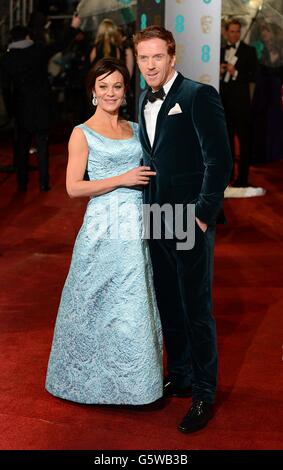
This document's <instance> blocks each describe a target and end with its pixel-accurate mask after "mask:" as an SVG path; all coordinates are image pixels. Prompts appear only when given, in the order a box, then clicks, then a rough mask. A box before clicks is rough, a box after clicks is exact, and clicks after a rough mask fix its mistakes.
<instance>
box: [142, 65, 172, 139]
mask: <svg viewBox="0 0 283 470" xmlns="http://www.w3.org/2000/svg"><path fill="white" fill-rule="evenodd" d="M177 76H178V72H176V71H175V73H174V75H173V77H172V78H171V79H170V80H169V82H167V83H165V85H164V86H163V89H164V92H165V95H167V94H168V92H169V90H170V88H171V86H172V85H173V82H174V80H175V79H176V77H177ZM165 98H166V96H165V97H164V99H165ZM164 99H163V100H159V99H157V100H156V101H154V102H153V103H151V102H150V101H148V102H147V103H146V105H145V107H144V118H145V125H146V131H147V135H148V138H149V141H150V144H151V146H152V145H153V142H154V137H155V128H156V121H157V116H158V113H159V111H160V108H161V106H162V104H163V101H164Z"/></svg>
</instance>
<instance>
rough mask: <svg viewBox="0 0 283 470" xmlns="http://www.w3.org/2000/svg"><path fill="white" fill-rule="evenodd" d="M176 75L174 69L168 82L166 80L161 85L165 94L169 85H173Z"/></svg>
mask: <svg viewBox="0 0 283 470" xmlns="http://www.w3.org/2000/svg"><path fill="white" fill-rule="evenodd" d="M177 76H178V72H176V70H175V72H174V75H173V77H172V78H170V80H169V82H167V83H165V85H163V90H164V91H165V93H166V95H168V92H169V90H170V88H171V86H172V85H173V83H174V81H175V80H176V78H177Z"/></svg>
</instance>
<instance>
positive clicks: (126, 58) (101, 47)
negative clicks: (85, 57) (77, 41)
mask: <svg viewBox="0 0 283 470" xmlns="http://www.w3.org/2000/svg"><path fill="white" fill-rule="evenodd" d="M104 57H113V58H116V59H120V60H121V61H122V62H124V63H125V65H126V66H127V69H128V71H129V73H130V77H132V75H133V70H134V54H133V51H132V49H131V48H130V47H128V46H126V47H125V46H124V45H123V37H122V35H121V33H120V31H119V29H118V26H117V25H116V24H115V23H114V21H112V20H111V19H109V18H105V19H104V20H103V21H102V22H101V23H100V24H99V26H98V31H97V35H96V38H95V41H94V46H93V48H92V49H91V51H90V63H91V65H92V66H93V65H94V64H96V62H98V61H99V60H100V59H103V58H104Z"/></svg>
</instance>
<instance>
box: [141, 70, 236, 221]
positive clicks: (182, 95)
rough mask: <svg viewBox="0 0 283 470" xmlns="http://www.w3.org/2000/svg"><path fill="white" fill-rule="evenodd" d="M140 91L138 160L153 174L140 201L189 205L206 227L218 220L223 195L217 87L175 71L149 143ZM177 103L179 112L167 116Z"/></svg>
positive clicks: (225, 148)
mask: <svg viewBox="0 0 283 470" xmlns="http://www.w3.org/2000/svg"><path fill="white" fill-rule="evenodd" d="M146 102H147V98H146V91H145V92H143V93H142V95H141V97H140V113H139V124H140V140H141V144H142V147H143V154H144V158H143V164H144V165H148V166H150V167H151V168H152V169H153V170H154V171H156V172H157V174H156V176H155V177H152V178H151V182H150V184H149V185H148V186H147V187H146V189H145V191H144V202H145V203H146V204H153V203H158V204H160V205H163V204H165V203H169V204H173V205H174V204H189V203H190V204H193V203H194V204H195V214H196V217H198V218H199V219H200V220H201V221H203V222H206V223H207V224H209V225H211V224H214V223H216V222H224V220H225V219H224V214H223V210H222V203H223V193H224V190H225V188H226V186H227V184H228V182H229V179H230V176H231V170H232V156H231V151H230V146H229V140H228V135H227V130H226V123H225V117H224V111H223V107H222V105H221V102H220V98H219V95H218V93H217V91H216V90H215V89H214V88H213V87H212V86H209V85H203V84H201V83H197V82H194V81H192V80H189V79H187V78H185V77H183V76H182V75H181V74H180V73H179V74H178V76H177V77H176V79H175V81H174V82H173V84H172V86H171V88H170V90H169V92H168V95H167V96H166V98H165V100H164V102H163V104H162V107H161V109H160V111H159V114H158V118H157V123H156V132H155V140H154V143H153V146H152V147H151V145H150V142H149V139H148V135H147V132H146V125H145V119H144V107H145V104H146ZM177 103H178V104H179V106H180V108H181V110H182V113H179V114H173V115H168V113H169V110H170V109H171V108H173V107H174V106H175V105H176V104H177Z"/></svg>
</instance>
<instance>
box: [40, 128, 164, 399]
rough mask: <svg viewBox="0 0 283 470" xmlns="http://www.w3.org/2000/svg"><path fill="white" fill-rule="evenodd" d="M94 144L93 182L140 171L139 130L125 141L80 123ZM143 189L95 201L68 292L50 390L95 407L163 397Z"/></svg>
mask: <svg viewBox="0 0 283 470" xmlns="http://www.w3.org/2000/svg"><path fill="white" fill-rule="evenodd" d="M78 127H79V128H80V129H81V130H82V131H83V133H84V135H85V137H86V139H87V142H88V147H89V156H88V173H89V177H90V179H91V180H95V179H104V178H108V177H111V176H115V175H118V174H121V173H124V172H126V171H128V170H130V169H132V168H134V167H136V166H139V164H140V160H141V157H142V150H141V146H140V143H139V140H138V125H137V124H135V123H133V124H132V127H133V136H132V137H131V138H129V139H126V140H114V139H110V138H107V137H104V136H102V135H100V134H98V133H96V132H95V131H93V130H92V129H90V128H89V127H87V126H86V125H85V124H81V125H79V126H78ZM142 234H143V217H142V191H141V190H139V189H132V188H118V189H116V190H114V191H112V192H110V193H107V194H103V195H101V196H97V197H92V198H91V199H90V201H89V203H88V206H87V210H86V213H85V216H84V221H83V225H82V227H81V229H80V231H79V233H78V236H77V239H76V242H75V246H74V251H73V256H72V261H71V266H70V270H69V273H68V276H67V279H66V282H65V285H64V289H63V292H62V297H61V302H60V306H59V312H58V316H57V321H56V326H55V331H54V338H53V344H52V349H51V354H50V358H49V364H48V371H47V378H46V389H47V390H48V391H49V392H50V393H51V394H53V395H55V396H57V397H61V398H65V399H68V400H71V401H75V402H79V403H88V404H91V403H93V404H95V403H97V404H98V403H100V404H133V405H139V404H146V403H150V402H153V401H155V400H157V399H158V398H160V397H161V396H162V376H163V373H162V335H161V325H160V319H159V314H158V309H157V304H156V299H155V293H154V287H153V277H152V276H153V274H152V266H151V261H150V254H149V248H148V242H147V240H145V239H143V238H142Z"/></svg>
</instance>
